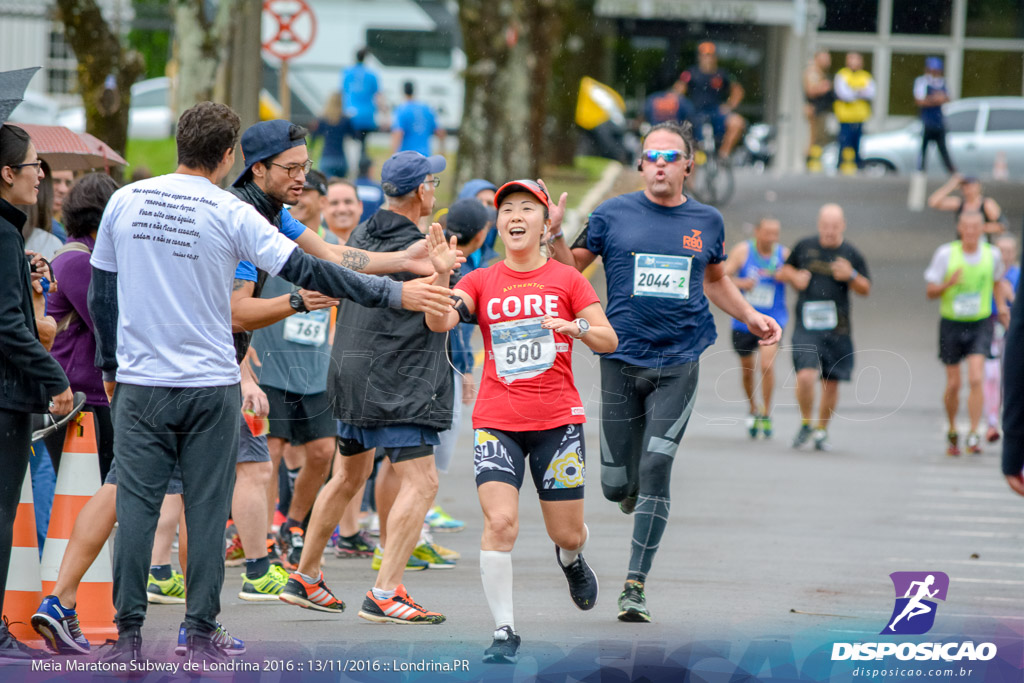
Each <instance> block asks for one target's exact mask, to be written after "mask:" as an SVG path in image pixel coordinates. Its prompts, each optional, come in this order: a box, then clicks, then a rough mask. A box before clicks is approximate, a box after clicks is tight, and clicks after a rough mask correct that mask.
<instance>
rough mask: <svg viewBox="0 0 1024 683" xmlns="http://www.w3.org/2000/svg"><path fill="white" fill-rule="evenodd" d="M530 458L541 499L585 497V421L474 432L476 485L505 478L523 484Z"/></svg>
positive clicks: (517, 485) (505, 480)
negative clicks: (522, 430)
mask: <svg viewBox="0 0 1024 683" xmlns="http://www.w3.org/2000/svg"><path fill="white" fill-rule="evenodd" d="M527 459H529V468H530V473H531V475H532V476H533V483H534V485H535V486H536V487H537V497H538V498H540V499H541V500H580V499H582V498H583V479H584V443H583V425H579V424H570V425H564V426H562V427H554V428H552V429H543V430H539V431H530V432H510V431H505V430H501V429H492V428H490V427H483V428H481V429H477V430H476V431H475V432H474V446H473V469H474V471H475V473H476V485H477V486H480V485H481V484H483V483H484V482H488V481H501V482H505V483H506V484H509V485H511V486H515V487H516V488H517V489H519V488H522V486H523V480H524V479H525V478H526V468H527Z"/></svg>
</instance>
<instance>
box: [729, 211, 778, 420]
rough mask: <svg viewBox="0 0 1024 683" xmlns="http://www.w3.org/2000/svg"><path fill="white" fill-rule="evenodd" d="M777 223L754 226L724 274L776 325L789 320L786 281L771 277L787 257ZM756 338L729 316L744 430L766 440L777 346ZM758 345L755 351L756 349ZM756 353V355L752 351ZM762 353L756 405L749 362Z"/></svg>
mask: <svg viewBox="0 0 1024 683" xmlns="http://www.w3.org/2000/svg"><path fill="white" fill-rule="evenodd" d="M780 230H781V226H780V225H779V221H778V220H777V219H775V218H768V217H765V218H762V219H761V220H760V221H758V223H757V227H755V228H754V238H753V239H749V240H744V241H742V242H740V243H739V244H737V245H736V246H735V247H733V248H732V251H730V252H729V258H728V259H726V261H725V272H726V274H727V275H729V276H730V277H731V278H732V279H733V282H735V283H736V286H737V287H738V288H739V289H740V291H741V292H743V297H744V298H745V299H746V300H747V301H748V302H749V303H750V305H751V306H753V307H754V309H755V310H756V311H757V312H758V313H764V314H765V315H769V316H771V317H773V318H775V321H776V322H778V323H779V327H783V328H784V327H785V326H786V322H787V321H788V320H789V312H788V311H787V310H786V285H785V283H784V282H781V281H780V280H778V279H777V278H776V275H777V274H778V272H779V269H780V268H782V264H784V263H785V262H786V259H787V258H788V257H789V249H787V248H786V247H784V246H782V245H781V244H779V232H780ZM758 341H760V340H759V338H758V336H757V335H755V334H754V333H753V332H751V331H750V328H748V327H747V324H746V323H744V322H741V321H739V320H736V319H735V318H733V321H732V347H733V348H734V349H736V353H737V354H739V357H740V367H741V368H742V370H743V391H744V392H745V393H746V395H747V400H748V401H750V416H749V417H748V418H747V425H746V426H747V431H748V432H749V433H750V438H751V439H756V438H757V434H758V432H761V433H762V434H764V437H765V438H766V439H767V438H769V437H771V435H772V392H773V391H774V389H775V354H776V352H777V351H778V349H779V347H778V346H775V345H772V346H760V347H759V345H758ZM759 348H760V352H758V350H759ZM755 354H756V355H755ZM757 356H760V357H761V375H760V384H761V398H762V399H763V400H764V404H763V407H761V408H759V407H758V405H757V397H756V395H757V392H756V388H757V375H756V374H755V368H754V362H755V360H756V358H757Z"/></svg>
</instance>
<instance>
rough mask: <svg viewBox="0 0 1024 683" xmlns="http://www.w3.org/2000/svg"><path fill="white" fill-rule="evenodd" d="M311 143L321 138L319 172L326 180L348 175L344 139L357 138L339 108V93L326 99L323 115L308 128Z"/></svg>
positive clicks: (350, 121) (348, 120)
mask: <svg viewBox="0 0 1024 683" xmlns="http://www.w3.org/2000/svg"><path fill="white" fill-rule="evenodd" d="M310 132H311V133H312V135H311V142H313V141H315V140H316V139H317V138H323V140H324V146H323V149H321V150H320V170H321V171H323V173H324V175H326V176H327V177H328V178H344V177H345V176H347V175H348V159H346V158H345V138H346V137H352V138H357V139H358V138H359V136H358V135H356V132H355V129H354V128H353V127H352V119H350V118H349V117H347V116H345V112H344V111H343V110H342V107H341V93H334V94H333V95H331V96H330V97H329V98H327V104H326V105H325V106H324V115H323V116H321V117H320V118H318V119H317V120H315V121H313V122H312V125H311V126H310Z"/></svg>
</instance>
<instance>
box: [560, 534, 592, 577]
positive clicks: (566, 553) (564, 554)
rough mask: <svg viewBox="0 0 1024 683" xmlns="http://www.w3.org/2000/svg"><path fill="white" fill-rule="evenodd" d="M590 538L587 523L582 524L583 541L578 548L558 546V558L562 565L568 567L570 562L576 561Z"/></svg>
mask: <svg viewBox="0 0 1024 683" xmlns="http://www.w3.org/2000/svg"><path fill="white" fill-rule="evenodd" d="M589 539H590V529H588V528H587V525H586V524H584V525H583V543H581V544H580V547H579V548H576V549H575V550H566V549H565V548H563V547H562V546H558V559H559V560H561V562H562V566H563V567H568V566H569V565H570V564H572V563H573V562H575V561H576V558H577V557H579V554H580V553H582V552H583V548H584V546H586V545H587V541H588V540H589Z"/></svg>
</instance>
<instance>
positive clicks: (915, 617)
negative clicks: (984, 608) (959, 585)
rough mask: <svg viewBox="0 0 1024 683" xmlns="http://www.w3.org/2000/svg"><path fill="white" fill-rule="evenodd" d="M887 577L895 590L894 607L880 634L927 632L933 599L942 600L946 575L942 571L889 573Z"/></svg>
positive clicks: (946, 587)
mask: <svg viewBox="0 0 1024 683" xmlns="http://www.w3.org/2000/svg"><path fill="white" fill-rule="evenodd" d="M889 578H890V579H892V583H893V587H894V588H895V590H896V605H895V606H894V607H893V610H892V616H891V617H889V622H888V625H887V626H886V627H885V628H884V629H882V633H881V635H889V634H893V633H897V634H900V635H921V634H922V633H928V631H929V630H931V628H932V626H933V625H934V624H935V608H936V603H935V602H934V600H942V601H945V600H946V593H947V591H949V576H947V575H946V574H944V573H942V572H893V573H892V574H890V575H889ZM901 596H902V597H901Z"/></svg>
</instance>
